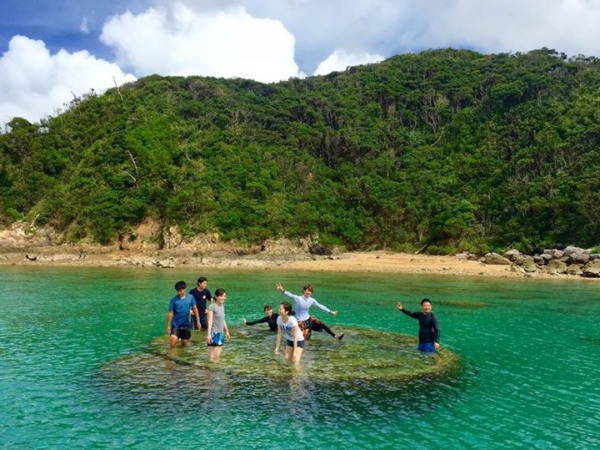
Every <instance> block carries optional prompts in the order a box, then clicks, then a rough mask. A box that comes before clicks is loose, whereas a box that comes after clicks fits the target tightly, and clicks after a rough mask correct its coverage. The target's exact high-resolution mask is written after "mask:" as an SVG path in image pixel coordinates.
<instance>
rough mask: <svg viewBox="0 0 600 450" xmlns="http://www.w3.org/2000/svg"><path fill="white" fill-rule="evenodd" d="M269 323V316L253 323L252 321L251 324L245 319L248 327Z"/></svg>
mask: <svg viewBox="0 0 600 450" xmlns="http://www.w3.org/2000/svg"><path fill="white" fill-rule="evenodd" d="M268 321H269V316H265V317H263V318H262V319H258V320H253V321H251V322H247V321H246V319H244V323H245V324H246V325H256V324H258V323H265V322H268Z"/></svg>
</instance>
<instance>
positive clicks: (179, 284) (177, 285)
mask: <svg viewBox="0 0 600 450" xmlns="http://www.w3.org/2000/svg"><path fill="white" fill-rule="evenodd" d="M186 287H187V285H186V284H185V281H178V282H177V283H175V290H176V291H180V290H182V289H184V290H185V288H186Z"/></svg>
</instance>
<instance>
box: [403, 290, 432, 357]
mask: <svg viewBox="0 0 600 450" xmlns="http://www.w3.org/2000/svg"><path fill="white" fill-rule="evenodd" d="M396 308H398V311H401V312H403V313H404V314H406V315H407V316H409V317H412V318H413V319H417V320H418V321H419V346H418V347H417V348H418V349H419V350H420V351H422V352H425V353H435V351H436V350H439V349H440V324H439V322H438V319H437V317H436V316H435V315H434V314H433V313H432V312H431V308H432V305H431V300H429V299H428V298H424V299H423V300H421V311H422V312H411V311H409V310H408V309H404V306H402V303H400V302H398V303H397V304H396Z"/></svg>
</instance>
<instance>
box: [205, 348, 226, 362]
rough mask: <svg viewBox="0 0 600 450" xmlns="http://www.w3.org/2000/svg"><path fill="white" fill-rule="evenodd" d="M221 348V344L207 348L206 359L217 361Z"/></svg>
mask: <svg viewBox="0 0 600 450" xmlns="http://www.w3.org/2000/svg"><path fill="white" fill-rule="evenodd" d="M221 350H223V346H221V345H215V346H211V347H209V348H208V360H209V361H210V362H217V361H218V360H219V356H221Z"/></svg>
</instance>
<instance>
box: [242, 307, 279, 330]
mask: <svg viewBox="0 0 600 450" xmlns="http://www.w3.org/2000/svg"><path fill="white" fill-rule="evenodd" d="M263 309H264V311H265V314H266V316H265V317H263V318H262V319H258V320H253V321H252V322H246V319H244V323H245V324H246V325H256V324H257V323H265V322H266V323H267V324H268V325H269V330H270V331H275V332H276V331H277V318H278V317H279V314H273V308H271V305H265V307H264V308H263Z"/></svg>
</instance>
